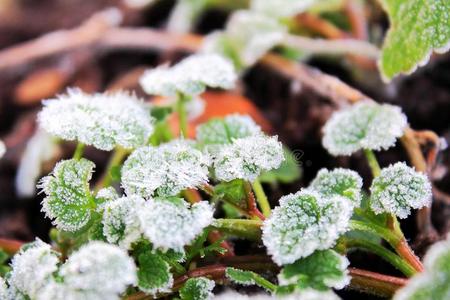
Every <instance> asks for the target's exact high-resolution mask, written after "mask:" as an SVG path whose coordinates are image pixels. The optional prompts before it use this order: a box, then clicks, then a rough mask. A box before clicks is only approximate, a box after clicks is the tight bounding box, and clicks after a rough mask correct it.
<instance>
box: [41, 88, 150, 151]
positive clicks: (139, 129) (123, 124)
mask: <svg viewBox="0 0 450 300" xmlns="http://www.w3.org/2000/svg"><path fill="white" fill-rule="evenodd" d="M38 121H39V123H40V125H41V127H42V128H44V129H45V130H46V131H48V132H49V133H51V134H53V135H56V136H58V137H60V138H62V139H64V140H69V141H73V140H77V141H79V142H81V143H83V144H86V145H92V146H94V147H96V148H98V149H101V150H112V149H113V148H114V147H115V146H116V145H120V146H122V147H124V148H126V149H131V148H136V147H139V146H142V145H144V144H145V143H146V142H147V140H148V138H149V137H150V135H151V134H152V132H153V118H152V117H151V116H150V113H149V109H148V108H147V107H145V106H144V103H143V102H142V101H141V100H140V99H138V98H137V97H136V96H135V95H133V94H129V93H126V92H116V93H112V94H94V95H88V94H85V93H83V92H81V91H80V90H69V91H68V93H67V94H66V95H60V96H59V97H58V98H57V99H51V100H45V101H44V109H43V110H42V111H41V112H40V113H39V116H38Z"/></svg>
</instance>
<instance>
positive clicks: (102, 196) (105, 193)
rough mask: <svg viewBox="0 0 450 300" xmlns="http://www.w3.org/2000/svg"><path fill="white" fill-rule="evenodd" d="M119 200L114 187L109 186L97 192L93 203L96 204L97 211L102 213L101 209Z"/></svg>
mask: <svg viewBox="0 0 450 300" xmlns="http://www.w3.org/2000/svg"><path fill="white" fill-rule="evenodd" d="M118 198H120V196H119V194H117V191H116V189H115V188H114V187H112V186H109V187H106V188H102V189H100V190H99V191H98V192H97V195H96V196H95V201H96V202H97V211H98V212H100V213H101V212H103V209H104V207H105V205H106V204H108V202H111V201H114V200H116V199H118Z"/></svg>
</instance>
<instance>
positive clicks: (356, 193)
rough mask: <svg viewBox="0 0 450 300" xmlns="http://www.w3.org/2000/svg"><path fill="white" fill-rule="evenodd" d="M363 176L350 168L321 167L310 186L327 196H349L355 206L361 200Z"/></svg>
mask: <svg viewBox="0 0 450 300" xmlns="http://www.w3.org/2000/svg"><path fill="white" fill-rule="evenodd" d="M362 184H363V182H362V178H361V176H359V174H358V173H356V172H355V171H352V170H348V169H342V168H337V169H334V170H332V171H329V170H327V169H321V170H320V171H319V172H318V173H317V176H316V178H314V180H313V181H312V182H311V185H310V188H312V189H314V190H316V191H318V192H319V193H321V194H323V195H324V196H326V197H332V196H334V195H340V196H343V197H346V198H349V199H350V200H351V201H352V202H353V204H354V205H355V206H359V205H360V202H361V189H362Z"/></svg>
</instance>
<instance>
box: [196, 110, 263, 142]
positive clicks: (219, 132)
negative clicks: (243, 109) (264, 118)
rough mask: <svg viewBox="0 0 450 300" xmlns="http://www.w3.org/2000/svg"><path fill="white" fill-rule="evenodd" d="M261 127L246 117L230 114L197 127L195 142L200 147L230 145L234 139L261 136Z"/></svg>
mask: <svg viewBox="0 0 450 300" xmlns="http://www.w3.org/2000/svg"><path fill="white" fill-rule="evenodd" d="M261 133H262V131H261V127H259V125H257V124H256V123H255V121H253V119H252V118H251V117H250V116H248V115H240V114H232V115H228V116H226V117H225V118H223V119H211V120H210V121H208V122H206V123H204V124H201V125H199V126H198V127H197V141H198V142H199V143H200V144H202V145H215V144H219V145H223V144H231V143H232V142H233V141H234V140H235V139H239V138H245V137H249V136H253V135H259V134H261Z"/></svg>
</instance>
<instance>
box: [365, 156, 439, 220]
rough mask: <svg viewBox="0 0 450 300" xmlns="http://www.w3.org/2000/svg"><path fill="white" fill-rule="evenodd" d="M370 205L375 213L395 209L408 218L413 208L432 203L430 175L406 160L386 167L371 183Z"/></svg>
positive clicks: (393, 210)
mask: <svg viewBox="0 0 450 300" xmlns="http://www.w3.org/2000/svg"><path fill="white" fill-rule="evenodd" d="M370 192H371V198H370V207H371V208H372V210H373V211H374V212H375V213H378V214H379V213H383V212H387V213H392V214H395V215H397V216H398V217H399V218H402V219H404V218H406V217H408V215H409V214H410V213H411V208H414V209H418V208H422V207H424V206H430V204H431V184H430V182H429V180H428V178H427V176H426V175H425V174H423V173H420V172H416V171H415V170H414V169H413V168H411V167H408V166H407V165H406V164H405V163H403V162H398V163H396V164H394V165H390V166H389V167H387V168H383V169H382V170H381V173H380V175H379V176H378V177H376V178H375V179H374V180H373V182H372V186H371V187H370Z"/></svg>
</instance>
